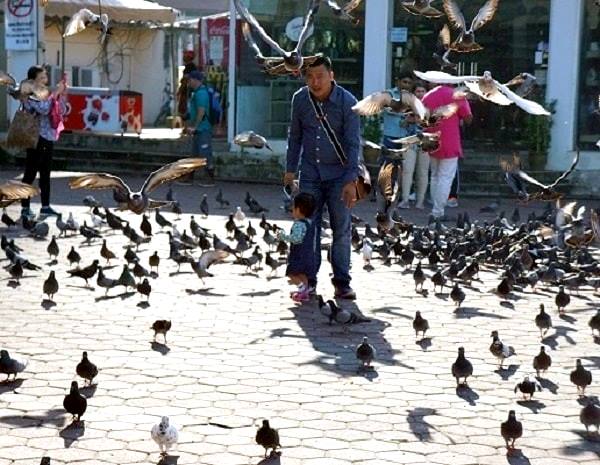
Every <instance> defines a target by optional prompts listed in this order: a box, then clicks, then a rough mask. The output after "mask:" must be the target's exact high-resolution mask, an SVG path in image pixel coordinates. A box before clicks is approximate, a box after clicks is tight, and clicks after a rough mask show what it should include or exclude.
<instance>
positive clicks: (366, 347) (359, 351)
mask: <svg viewBox="0 0 600 465" xmlns="http://www.w3.org/2000/svg"><path fill="white" fill-rule="evenodd" d="M376 354H377V352H376V351H375V347H373V346H372V345H371V344H369V338H368V337H367V336H365V337H363V340H362V342H361V343H360V344H359V345H358V347H357V348H356V358H357V359H358V360H360V362H361V366H360V367H359V371H360V370H364V369H370V368H371V363H372V362H373V360H374V359H375V355H376Z"/></svg>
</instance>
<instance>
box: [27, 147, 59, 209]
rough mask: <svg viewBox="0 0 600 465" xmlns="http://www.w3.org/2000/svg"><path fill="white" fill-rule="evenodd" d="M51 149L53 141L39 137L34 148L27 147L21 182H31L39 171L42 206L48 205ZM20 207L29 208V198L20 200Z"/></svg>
mask: <svg viewBox="0 0 600 465" xmlns="http://www.w3.org/2000/svg"><path fill="white" fill-rule="evenodd" d="M53 149H54V142H52V141H49V140H46V139H44V138H43V137H40V138H39V139H38V143H37V146H36V147H35V148H34V149H27V158H26V159H25V173H24V174H23V182H24V183H26V184H33V181H34V180H35V177H36V176H37V174H38V173H40V181H39V184H40V191H41V197H42V207H47V206H49V205H50V171H51V170H52V152H53ZM21 207H23V208H29V199H23V200H21Z"/></svg>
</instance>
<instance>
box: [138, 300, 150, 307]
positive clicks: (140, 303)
mask: <svg viewBox="0 0 600 465" xmlns="http://www.w3.org/2000/svg"><path fill="white" fill-rule="evenodd" d="M137 306H138V307H140V308H148V307H150V302H148V301H147V300H142V301H141V302H138V303H137Z"/></svg>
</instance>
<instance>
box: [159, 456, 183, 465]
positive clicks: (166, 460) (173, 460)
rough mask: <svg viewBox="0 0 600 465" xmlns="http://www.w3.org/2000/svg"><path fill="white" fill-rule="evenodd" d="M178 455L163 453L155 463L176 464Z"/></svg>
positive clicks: (160, 464)
mask: <svg viewBox="0 0 600 465" xmlns="http://www.w3.org/2000/svg"><path fill="white" fill-rule="evenodd" d="M178 460H179V455H164V456H162V457H161V458H160V460H159V461H158V463H157V464H156V465H177V461H178Z"/></svg>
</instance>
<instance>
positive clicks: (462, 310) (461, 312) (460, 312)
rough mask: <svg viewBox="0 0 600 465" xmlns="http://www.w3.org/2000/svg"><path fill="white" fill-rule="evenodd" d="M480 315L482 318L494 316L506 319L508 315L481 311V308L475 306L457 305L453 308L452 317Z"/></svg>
mask: <svg viewBox="0 0 600 465" xmlns="http://www.w3.org/2000/svg"><path fill="white" fill-rule="evenodd" d="M478 316H480V317H482V318H494V319H497V320H507V319H508V317H507V316H504V315H497V314H495V313H489V312H482V311H481V309H479V308H475V307H458V308H457V309H456V310H454V318H459V319H461V318H474V317H478Z"/></svg>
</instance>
